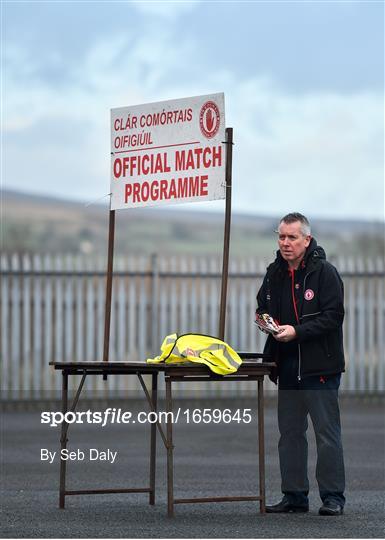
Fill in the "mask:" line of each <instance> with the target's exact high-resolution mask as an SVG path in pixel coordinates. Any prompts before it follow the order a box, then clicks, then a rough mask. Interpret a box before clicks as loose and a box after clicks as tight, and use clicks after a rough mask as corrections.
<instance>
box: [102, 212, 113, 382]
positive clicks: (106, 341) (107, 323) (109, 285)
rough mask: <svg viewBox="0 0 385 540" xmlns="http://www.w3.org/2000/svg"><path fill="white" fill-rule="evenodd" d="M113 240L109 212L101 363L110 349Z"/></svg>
mask: <svg viewBox="0 0 385 540" xmlns="http://www.w3.org/2000/svg"><path fill="white" fill-rule="evenodd" d="M114 238H115V210H110V219H109V225H108V259H107V284H106V305H105V314H104V345H103V362H108V354H109V348H110V327H111V297H112V271H113V261H114ZM103 378H105V379H106V378H107V377H106V376H104V377H103Z"/></svg>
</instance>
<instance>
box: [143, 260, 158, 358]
mask: <svg viewBox="0 0 385 540" xmlns="http://www.w3.org/2000/svg"><path fill="white" fill-rule="evenodd" d="M158 292H159V268H158V256H157V254H156V253H153V254H152V255H151V352H152V355H153V356H156V355H157V351H159V336H158V322H159V321H158ZM141 331H142V332H144V331H145V329H144V328H142V330H141Z"/></svg>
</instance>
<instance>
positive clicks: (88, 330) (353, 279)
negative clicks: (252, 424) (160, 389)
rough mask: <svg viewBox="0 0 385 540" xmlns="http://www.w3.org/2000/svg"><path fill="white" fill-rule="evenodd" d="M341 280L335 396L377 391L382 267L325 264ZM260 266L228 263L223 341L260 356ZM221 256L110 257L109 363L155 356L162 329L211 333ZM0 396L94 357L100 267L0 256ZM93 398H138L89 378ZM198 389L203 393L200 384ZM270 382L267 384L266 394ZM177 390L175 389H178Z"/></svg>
mask: <svg viewBox="0 0 385 540" xmlns="http://www.w3.org/2000/svg"><path fill="white" fill-rule="evenodd" d="M333 262H334V263H335V264H336V266H337V267H338V269H339V270H340V273H341V275H342V277H343V280H344V284H345V308H346V317H345V322H344V340H345V353H346V363H347V370H346V374H345V376H344V377H343V382H342V390H344V391H351V392H356V393H379V392H380V393H382V392H383V391H384V363H385V359H384V358H385V357H384V350H385V343H384V321H385V317H384V315H385V298H384V262H383V260H382V259H378V260H376V261H368V260H367V261H365V262H363V261H360V260H354V259H349V260H346V259H341V260H338V261H333ZM266 265H267V261H261V260H256V259H253V258H250V259H243V260H234V261H232V263H231V265H230V272H229V285H228V301H227V315H226V335H225V339H226V341H228V342H229V343H230V344H231V345H232V346H233V347H234V348H235V349H236V350H242V351H262V349H263V344H264V340H265V336H264V334H262V333H261V332H259V331H258V330H257V329H256V327H255V325H254V324H253V317H254V310H255V296H256V293H257V291H258V289H259V287H260V285H261V281H262V278H263V275H264V272H265V268H266ZM220 269H221V260H219V259H216V258H212V259H210V258H192V257H191V258H185V257H181V258H178V257H157V256H153V257H151V258H148V257H128V258H125V259H119V258H117V259H116V261H115V267H114V281H113V298H112V314H111V337H110V360H127V361H139V360H144V359H146V358H148V357H152V356H155V355H157V354H158V352H159V347H160V344H161V342H162V340H163V337H164V336H165V335H167V334H169V333H174V332H177V333H178V334H181V333H187V332H198V333H205V334H210V335H216V334H217V332H218V316H219V300H220V280H221V272H220ZM1 273H2V280H1V309H0V316H1V371H0V374H1V389H2V399H17V398H19V397H23V398H25V399H33V398H39V397H41V396H42V395H43V394H45V393H46V392H52V391H54V392H57V391H58V390H59V388H60V384H61V377H60V376H59V374H58V373H55V372H54V370H53V369H52V367H50V366H49V365H48V364H49V362H50V361H70V360H74V361H87V362H92V361H97V360H101V359H102V349H103V330H104V308H105V261H91V260H89V259H87V258H84V257H83V258H73V257H55V258H51V257H49V256H39V255H35V256H28V255H24V256H16V255H15V256H12V257H7V256H3V257H2V258H1ZM88 384H89V386H88V390H89V391H90V392H91V393H92V392H93V393H95V395H96V394H97V395H103V396H113V395H119V396H121V395H130V396H134V397H135V396H137V395H139V394H140V387H139V385H138V382H137V380H136V378H135V377H110V378H109V380H108V381H103V380H102V378H101V377H92V378H91V381H89V383H88ZM180 385H181V386H180V387H179V390H180V393H183V395H186V394H187V392H188V394H189V395H191V393H192V394H193V395H195V396H197V395H205V396H222V395H237V396H242V395H247V394H249V393H250V392H254V391H255V389H254V386H253V385H252V384H251V383H247V382H242V383H235V382H229V383H228V384H226V385H217V384H216V383H215V382H213V383H207V384H206V385H200V387H197V388H195V387H193V386H192V385H191V386H190V385H189V386H188V387H187V386H183V383H180ZM203 386H204V388H203ZM274 387H275V386H274V385H273V383H270V381H269V382H268V383H267V388H268V389H272V388H274ZM176 389H177V388H176Z"/></svg>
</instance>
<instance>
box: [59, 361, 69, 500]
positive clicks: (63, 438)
mask: <svg viewBox="0 0 385 540" xmlns="http://www.w3.org/2000/svg"><path fill="white" fill-rule="evenodd" d="M62 376H63V379H62V398H61V399H62V413H63V414H65V413H66V412H67V409H68V373H66V372H65V371H63V372H62ZM67 442H68V439H67V431H66V422H64V421H63V422H62V425H61V437H60V488H59V508H64V504H65V488H66V464H67V462H66V461H65V460H64V459H62V458H61V451H62V450H64V449H65V448H66V447H67Z"/></svg>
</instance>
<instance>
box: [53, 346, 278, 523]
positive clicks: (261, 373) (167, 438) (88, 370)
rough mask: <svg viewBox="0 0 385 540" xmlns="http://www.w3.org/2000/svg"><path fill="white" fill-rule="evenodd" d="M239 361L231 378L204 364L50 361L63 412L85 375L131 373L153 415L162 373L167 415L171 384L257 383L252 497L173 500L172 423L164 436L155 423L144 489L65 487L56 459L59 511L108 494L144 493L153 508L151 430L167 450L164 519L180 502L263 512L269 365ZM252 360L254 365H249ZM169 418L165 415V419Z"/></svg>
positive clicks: (252, 355) (250, 356) (65, 439)
mask: <svg viewBox="0 0 385 540" xmlns="http://www.w3.org/2000/svg"><path fill="white" fill-rule="evenodd" d="M239 355H240V356H241V358H242V359H243V363H242V364H241V366H240V367H239V369H238V370H237V372H236V373H234V374H232V375H225V376H222V375H216V374H214V373H213V372H211V371H210V370H209V368H208V367H207V366H205V365H201V364H194V365H191V364H189V365H185V364H156V365H154V364H146V363H145V362H51V363H50V365H52V366H54V368H55V369H56V370H60V371H61V372H62V412H63V414H65V413H67V412H68V411H72V412H74V411H75V409H76V406H77V403H78V401H79V398H80V394H81V392H82V389H83V385H84V382H85V379H86V377H87V376H91V375H98V376H104V377H106V376H113V375H134V376H137V377H138V379H139V382H140V384H141V387H142V389H143V392H144V395H145V397H146V400H147V402H148V405H149V408H150V410H151V411H153V412H156V411H157V404H158V396H157V394H158V374H159V373H163V375H164V377H165V386H166V412H172V410H173V409H172V408H173V398H172V383H173V382H176V381H183V382H187V383H188V382H197V381H199V382H209V381H217V382H218V383H219V382H226V381H245V380H248V381H257V383H258V385H257V387H258V393H257V404H258V453H259V459H258V469H259V493H258V494H255V495H246V496H242V497H232V496H229V497H207V498H195V499H178V498H174V468H173V457H174V445H173V425H172V422H170V421H166V434H165V433H164V431H163V429H162V426H161V424H160V423H159V421H157V422H156V423H153V424H151V435H150V478H149V485H148V486H146V487H137V488H127V489H113V488H105V489H81V490H68V489H66V461H65V460H63V459H61V461H60V488H59V507H60V508H64V506H65V498H66V497H67V496H70V495H90V494H107V493H148V494H149V504H155V470H156V430H157V429H158V430H159V433H160V435H161V437H162V440H163V443H164V445H165V448H166V451H167V501H168V516H169V517H173V515H174V505H175V504H181V503H203V502H224V501H259V505H260V511H261V513H264V512H265V455H264V395H263V382H264V377H265V376H267V375H269V373H270V372H271V369H272V367H274V364H273V363H270V362H266V361H263V362H257V361H256V359H257V358H263V359H266V358H267V357H266V355H263V354H259V353H239ZM251 360H254V361H251ZM71 375H81V380H80V384H79V387H78V389H77V391H76V394H75V397H74V399H73V402H72V404H71V405H70V407H69V406H68V378H69V376H71ZM143 375H151V392H150V391H149V390H148V389H147V387H146V384H145V382H144V380H143ZM166 416H168V415H166ZM68 428H69V424H68V423H66V422H63V423H62V428H61V437H60V444H61V450H63V449H66V448H67V442H68V437H67V435H68Z"/></svg>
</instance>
